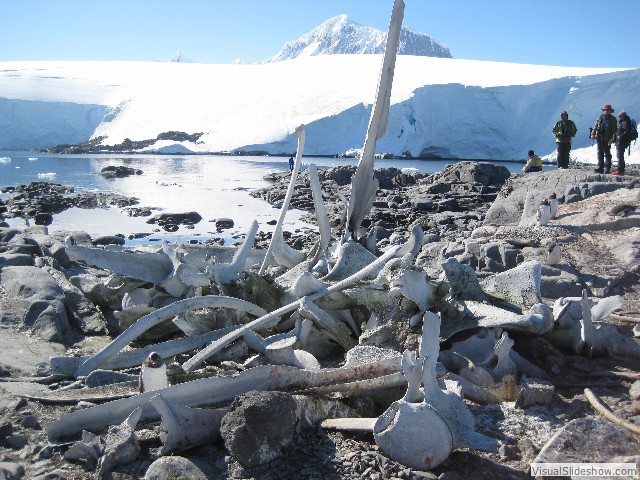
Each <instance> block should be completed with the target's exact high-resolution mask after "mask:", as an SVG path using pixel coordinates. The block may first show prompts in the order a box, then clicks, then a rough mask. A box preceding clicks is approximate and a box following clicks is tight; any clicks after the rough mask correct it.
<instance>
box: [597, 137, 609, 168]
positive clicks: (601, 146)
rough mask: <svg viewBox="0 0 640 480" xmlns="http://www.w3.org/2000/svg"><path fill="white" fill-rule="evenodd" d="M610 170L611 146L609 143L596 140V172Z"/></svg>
mask: <svg viewBox="0 0 640 480" xmlns="http://www.w3.org/2000/svg"><path fill="white" fill-rule="evenodd" d="M602 169H604V170H605V171H606V172H609V171H610V170H611V145H609V142H606V141H604V140H600V139H598V170H602Z"/></svg>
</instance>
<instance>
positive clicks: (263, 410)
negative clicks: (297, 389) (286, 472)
mask: <svg viewBox="0 0 640 480" xmlns="http://www.w3.org/2000/svg"><path fill="white" fill-rule="evenodd" d="M299 431H300V422H299V420H298V415H297V404H296V401H295V400H294V398H293V397H292V396H291V395H289V394H288V393H283V392H249V393H247V394H245V395H242V396H240V397H238V398H237V399H236V400H235V401H234V402H233V404H232V405H231V410H230V411H229V413H227V414H226V415H225V416H224V417H223V418H222V424H221V427H220V433H221V435H222V438H223V439H224V444H225V447H227V449H228V450H229V452H230V453H231V455H232V456H233V458H235V459H236V460H237V461H238V462H240V463H241V464H242V465H244V466H245V467H253V466H256V465H261V464H263V463H266V462H269V461H271V460H273V459H274V458H277V457H279V456H280V455H281V454H282V453H283V451H285V450H286V449H287V448H288V447H289V446H290V445H291V444H292V443H293V442H295V439H296V437H297V436H298V434H299Z"/></svg>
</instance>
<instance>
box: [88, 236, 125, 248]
mask: <svg viewBox="0 0 640 480" xmlns="http://www.w3.org/2000/svg"><path fill="white" fill-rule="evenodd" d="M91 243H92V244H93V245H94V246H100V245H124V243H125V241H124V237H123V236H121V235H105V236H102V237H97V238H95V239H93V241H92V242H91Z"/></svg>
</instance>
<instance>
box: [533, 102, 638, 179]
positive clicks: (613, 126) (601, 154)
mask: <svg viewBox="0 0 640 480" xmlns="http://www.w3.org/2000/svg"><path fill="white" fill-rule="evenodd" d="M602 112H603V113H602V115H600V116H599V117H598V120H597V121H596V124H595V126H594V127H593V128H591V129H590V130H591V132H590V134H589V136H590V138H592V139H593V140H595V141H596V142H597V145H598V157H597V158H598V167H597V168H596V169H595V170H594V171H595V172H596V173H611V175H624V168H625V163H624V152H625V150H626V149H627V147H629V144H630V143H631V141H632V133H631V132H632V130H631V129H632V126H631V119H630V118H629V115H627V112H625V111H624V110H621V111H620V113H618V120H616V117H614V116H613V115H612V113H614V110H613V107H611V105H609V104H607V105H605V106H604V107H602ZM551 132H552V133H553V135H554V136H555V137H556V144H557V152H558V156H557V165H558V168H569V152H570V151H571V140H572V139H573V137H575V136H576V133H577V132H578V129H577V128H576V124H575V123H574V122H573V121H572V120H569V114H568V113H567V112H566V111H564V112H561V113H560V120H558V121H557V122H556V124H555V125H554V127H553V129H552V130H551ZM613 144H615V145H616V150H617V152H616V158H617V160H618V168H617V169H616V170H615V171H614V172H611V145H613ZM522 171H523V172H541V171H542V159H541V158H540V157H539V156H538V155H536V154H535V152H534V151H533V150H529V158H528V160H527V163H526V164H525V166H524V168H523V169H522Z"/></svg>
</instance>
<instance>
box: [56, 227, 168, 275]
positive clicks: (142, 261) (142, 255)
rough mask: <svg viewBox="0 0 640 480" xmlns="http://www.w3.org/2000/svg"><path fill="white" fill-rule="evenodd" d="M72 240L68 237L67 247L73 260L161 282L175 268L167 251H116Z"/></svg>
mask: <svg viewBox="0 0 640 480" xmlns="http://www.w3.org/2000/svg"><path fill="white" fill-rule="evenodd" d="M72 241H73V240H72V239H70V238H67V246H66V248H65V251H66V252H67V255H68V256H69V258H70V259H71V260H83V261H85V262H87V263H88V264H90V265H95V266H96V267H99V268H102V269H104V270H109V271H110V272H115V273H119V274H121V275H126V276H128V277H133V278H137V279H138V280H143V281H145V282H152V283H156V284H160V283H162V281H163V280H164V279H165V278H167V276H168V275H169V274H170V273H171V271H172V270H173V263H172V262H171V259H170V258H169V257H168V256H167V255H166V254H165V253H151V252H126V251H125V252H114V251H111V250H103V249H101V248H90V247H83V246H82V245H73V244H72Z"/></svg>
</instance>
